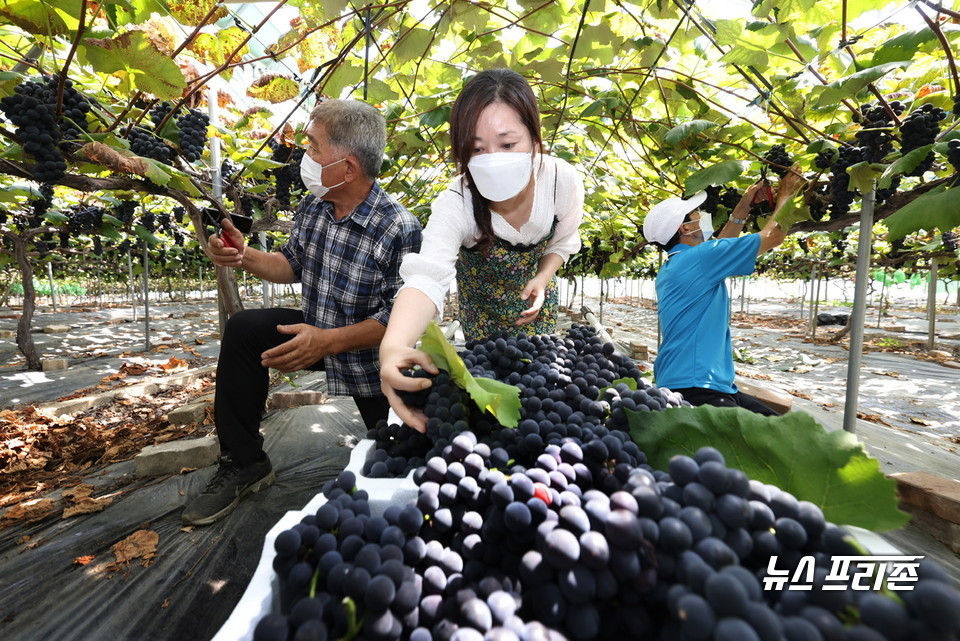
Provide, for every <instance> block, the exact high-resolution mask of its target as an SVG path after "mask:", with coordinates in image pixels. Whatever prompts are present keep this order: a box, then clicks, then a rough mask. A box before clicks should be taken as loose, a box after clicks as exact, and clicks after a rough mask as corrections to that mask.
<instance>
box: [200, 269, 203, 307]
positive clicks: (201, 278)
mask: <svg viewBox="0 0 960 641" xmlns="http://www.w3.org/2000/svg"><path fill="white" fill-rule="evenodd" d="M200 300H201V301H202V300H203V267H202V266H201V267H200Z"/></svg>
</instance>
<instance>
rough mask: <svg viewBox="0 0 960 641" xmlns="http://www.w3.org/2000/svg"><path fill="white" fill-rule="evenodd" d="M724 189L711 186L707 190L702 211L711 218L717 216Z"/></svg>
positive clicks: (701, 207)
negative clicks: (721, 193) (721, 192)
mask: <svg viewBox="0 0 960 641" xmlns="http://www.w3.org/2000/svg"><path fill="white" fill-rule="evenodd" d="M721 189H722V187H719V186H717V185H710V186H709V187H707V188H706V190H705V191H706V192H707V198H706V200H704V201H703V204H702V205H700V210H701V211H705V212H707V213H708V214H710V215H711V216H715V215H716V213H717V205H719V204H720V190H721Z"/></svg>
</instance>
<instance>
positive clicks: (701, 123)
mask: <svg viewBox="0 0 960 641" xmlns="http://www.w3.org/2000/svg"><path fill="white" fill-rule="evenodd" d="M719 126H720V125H719V124H717V123H715V122H713V121H712V120H690V121H687V122H685V123H683V124H679V125H677V126H676V127H674V128H673V129H671V130H670V131H668V132H667V133H666V135H664V137H663V139H664V140H665V141H666V142H667V144H668V145H676V144H678V143H680V142H681V141H683V140H686V139H687V138H689V137H690V136H696V135H697V134H698V133H700V132H703V131H706V130H708V129H713V128H714V127H719Z"/></svg>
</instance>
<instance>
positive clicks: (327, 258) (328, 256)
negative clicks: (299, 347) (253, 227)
mask: <svg viewBox="0 0 960 641" xmlns="http://www.w3.org/2000/svg"><path fill="white" fill-rule="evenodd" d="M420 232H421V229H420V222H419V221H418V220H417V219H416V218H415V217H414V216H413V215H412V214H410V213H409V212H408V211H407V210H406V209H404V207H403V205H401V204H400V203H399V202H397V201H396V200H395V199H394V198H393V197H391V196H390V195H389V194H387V193H386V192H385V191H383V189H381V187H380V185H379V183H374V185H373V189H371V190H370V194H369V195H368V196H367V198H366V200H364V201H363V202H362V203H361V204H360V205H359V206H358V207H357V208H356V209H354V210H353V211H352V212H351V213H350V215H348V216H346V217H344V218H342V219H341V220H336V219H335V218H334V217H333V203H331V202H328V201H322V200H317V199H316V198H315V197H313V196H312V195H308V196H307V197H306V198H305V199H304V200H303V202H302V203H301V204H300V207H299V208H298V209H297V213H296V216H295V218H294V223H293V232H292V233H291V234H290V240H289V241H288V242H287V244H286V245H284V246H283V247H282V248H281V249H280V251H281V252H283V255H284V256H286V258H287V260H288V261H289V262H290V266H291V267H292V268H293V272H294V274H295V275H296V277H297V280H299V281H300V282H301V283H302V290H303V294H302V300H303V316H304V321H305V322H307V323H309V324H311V325H314V326H316V327H321V328H325V329H332V328H336V327H345V326H347V325H353V324H356V323H359V322H361V321H363V320H366V319H368V318H372V319H374V320H376V321H377V322H379V323H381V324H383V325H386V324H387V321H388V320H389V319H390V307H391V306H392V305H393V299H394V297H395V296H396V295H397V290H398V289H399V288H400V284H401V280H400V262H401V261H402V260H403V257H404V255H405V254H407V253H408V252H418V251H420ZM324 367H325V368H326V371H327V384H328V387H329V390H330V393H331V394H335V395H341V396H343V395H352V396H363V397H368V396H379V395H380V394H381V391H380V361H379V358H378V350H376V349H364V350H358V351H353V352H342V353H340V354H331V355H330V356H327V357H325V358H324Z"/></svg>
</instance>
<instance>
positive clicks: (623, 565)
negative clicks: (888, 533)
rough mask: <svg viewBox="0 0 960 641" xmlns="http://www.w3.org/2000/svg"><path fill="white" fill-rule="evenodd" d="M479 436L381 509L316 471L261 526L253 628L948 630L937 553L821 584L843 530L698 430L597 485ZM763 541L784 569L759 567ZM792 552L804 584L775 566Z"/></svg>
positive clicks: (845, 539)
mask: <svg viewBox="0 0 960 641" xmlns="http://www.w3.org/2000/svg"><path fill="white" fill-rule="evenodd" d="M487 453H488V448H487V447H486V446H485V445H484V444H483V443H481V442H480V441H479V439H478V438H477V436H476V435H475V434H473V433H472V432H462V433H460V434H458V435H457V436H455V437H454V438H453V440H452V441H451V442H450V443H449V444H448V445H447V446H446V447H444V449H443V452H442V454H441V455H439V456H435V457H432V458H430V459H429V460H428V461H427V463H426V465H425V466H424V467H422V468H420V469H418V471H417V472H416V474H415V475H414V478H415V481H416V482H417V485H418V486H419V489H418V495H417V499H416V501H415V502H411V503H408V504H406V505H390V506H389V507H388V508H387V509H386V510H385V511H384V512H383V514H382V515H374V514H372V513H371V511H370V503H369V500H368V499H369V495H368V494H367V493H366V492H365V491H364V490H358V489H356V487H355V486H356V481H357V479H356V477H355V476H354V475H353V473H352V472H350V471H344V472H341V474H340V475H339V476H338V478H337V479H336V480H331V481H328V482H327V483H326V484H325V485H324V487H323V495H324V497H325V498H326V502H325V503H324V504H323V505H321V506H320V507H319V508H318V509H317V511H316V513H314V514H307V515H306V516H304V517H303V518H302V519H301V522H300V523H298V524H296V525H295V526H293V527H292V528H290V529H289V530H285V531H283V532H281V533H280V534H279V535H278V536H277V538H276V540H275V544H274V548H275V550H276V556H275V557H274V562H273V567H274V569H275V571H276V573H277V577H278V585H279V590H278V592H279V594H278V596H279V603H280V611H279V612H275V613H272V614H268V615H267V616H265V617H263V618H262V619H261V620H260V621H259V622H258V623H257V625H256V628H255V631H254V640H255V641H278V640H280V641H286V640H290V639H293V640H302V639H321V640H326V639H341V638H356V639H365V640H368V641H388V640H391V641H392V640H403V641H407V640H409V641H432V640H436V641H487V640H490V641H499V640H509V641H515V640H516V641H520V640H525V641H526V640H530V641H533V640H540V639H542V640H544V641H547V640H554V641H566V640H572V641H593V640H595V639H596V640H599V639H646V638H650V639H671V640H672V639H679V640H685V639H704V640H710V639H715V640H717V641H749V640H752V639H757V640H766V639H771V640H773V639H788V640H792V639H811V640H815V641H816V640H825V639H851V640H857V639H861V640H869V639H908V638H909V639H954V638H956V635H957V634H958V633H960V594H958V593H957V591H956V589H955V588H954V587H953V584H952V580H951V579H950V577H949V576H948V575H947V574H946V573H945V572H944V571H943V570H942V569H941V568H940V567H939V566H937V565H936V564H933V563H930V562H928V561H921V562H920V564H919V568H918V574H917V576H918V579H917V581H916V583H914V585H913V590H912V591H907V592H897V593H896V597H893V596H889V595H890V594H891V593H889V592H886V593H885V592H875V591H869V590H868V591H856V590H853V589H849V587H847V588H846V589H834V588H836V587H838V585H839V586H841V587H843V584H842V583H840V584H838V583H836V582H835V581H836V580H835V579H832V578H831V571H832V568H833V566H832V562H831V557H832V556H834V555H859V554H860V551H859V548H858V547H857V546H856V544H855V542H854V541H853V539H852V538H851V537H850V535H849V534H848V533H847V532H846V531H845V530H844V529H842V528H840V527H838V526H836V525H834V524H832V523H829V522H827V521H826V519H825V518H824V515H823V512H822V511H821V510H820V508H819V507H817V506H816V505H814V504H812V503H809V502H807V501H799V500H797V499H796V498H795V497H794V496H793V495H791V494H789V493H787V492H783V491H781V490H780V489H778V488H776V487H774V486H771V485H765V484H763V483H759V482H757V481H751V480H750V479H748V478H747V476H746V475H745V474H744V473H743V472H741V471H740V470H737V469H734V468H729V467H727V466H726V462H725V460H724V457H723V455H722V454H721V453H720V452H718V451H717V450H715V449H713V448H709V447H705V448H701V449H700V450H698V451H697V452H696V454H695V456H694V457H688V456H675V457H673V458H672V459H671V460H670V462H669V465H668V469H667V470H654V469H652V468H651V467H650V466H649V465H647V464H646V463H640V464H638V465H634V466H627V465H623V466H620V465H618V466H617V467H616V468H615V470H614V471H613V473H612V475H611V476H612V477H613V478H616V480H617V483H616V485H615V486H613V485H610V484H608V483H606V482H605V481H603V480H601V478H600V477H598V475H597V474H596V472H595V471H594V470H592V469H591V466H590V464H589V461H590V453H589V452H588V450H587V448H585V447H581V446H580V445H578V444H577V443H575V442H573V441H571V440H566V441H564V442H563V443H561V444H550V445H546V446H544V447H543V449H542V452H541V453H540V454H539V455H538V456H537V457H536V461H535V463H534V464H533V465H531V466H524V465H520V464H516V463H512V464H509V465H507V466H505V467H504V468H502V469H494V468H492V467H491V466H490V465H489V464H487V463H486V462H485V459H486V457H487ZM604 478H609V476H608V477H604ZM773 556H776V557H777V561H776V565H775V566H774V567H773V568H772V569H775V570H779V571H783V570H789V572H788V574H787V577H786V578H784V579H780V578H779V577H777V576H774V575H772V574H771V564H770V560H771V557H773ZM804 559H812V561H813V564H812V566H806V567H807V568H808V569H809V577H810V580H809V583H808V584H807V585H811V587H812V589H810V590H804V589H802V586H803V585H804V583H797V584H794V583H792V579H793V578H794V577H795V576H796V572H795V569H796V568H798V567H800V564H801V563H802V562H803V560H804ZM801 576H802V574H801ZM771 579H772V580H771ZM768 584H769V585H768ZM793 585H796V586H797V587H800V588H801V589H787V588H789V587H790V586H793Z"/></svg>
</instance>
